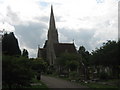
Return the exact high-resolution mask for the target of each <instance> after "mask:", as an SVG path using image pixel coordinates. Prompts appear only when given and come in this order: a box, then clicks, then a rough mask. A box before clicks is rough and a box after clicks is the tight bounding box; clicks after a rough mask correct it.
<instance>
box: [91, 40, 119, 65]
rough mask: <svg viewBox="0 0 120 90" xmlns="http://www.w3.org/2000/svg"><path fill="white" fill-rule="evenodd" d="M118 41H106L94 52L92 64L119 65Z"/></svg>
mask: <svg viewBox="0 0 120 90" xmlns="http://www.w3.org/2000/svg"><path fill="white" fill-rule="evenodd" d="M118 47H119V46H118V43H117V42H115V41H108V42H107V43H104V44H103V46H101V47H100V48H99V49H96V50H95V51H93V52H92V55H91V57H90V58H91V64H94V65H103V66H110V65H119V63H118Z"/></svg>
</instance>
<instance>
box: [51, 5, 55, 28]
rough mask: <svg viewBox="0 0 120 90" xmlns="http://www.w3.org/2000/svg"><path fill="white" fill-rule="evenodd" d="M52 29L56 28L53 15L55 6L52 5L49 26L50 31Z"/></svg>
mask: <svg viewBox="0 0 120 90" xmlns="http://www.w3.org/2000/svg"><path fill="white" fill-rule="evenodd" d="M50 28H56V26H55V18H54V13H53V6H52V5H51V14H50V25H49V29H50Z"/></svg>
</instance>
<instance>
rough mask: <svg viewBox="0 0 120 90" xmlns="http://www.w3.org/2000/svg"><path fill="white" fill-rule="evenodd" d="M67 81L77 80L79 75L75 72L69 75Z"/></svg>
mask: <svg viewBox="0 0 120 90" xmlns="http://www.w3.org/2000/svg"><path fill="white" fill-rule="evenodd" d="M69 79H71V80H78V79H79V74H78V73H77V72H75V71H73V72H70V73H69Z"/></svg>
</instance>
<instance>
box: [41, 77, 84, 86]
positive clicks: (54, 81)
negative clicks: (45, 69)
mask: <svg viewBox="0 0 120 90" xmlns="http://www.w3.org/2000/svg"><path fill="white" fill-rule="evenodd" d="M41 81H42V82H43V83H45V84H46V85H47V86H48V88H86V87H84V86H82V85H80V84H78V83H74V82H70V81H66V80H62V79H59V78H54V77H49V76H43V75H42V76H41Z"/></svg>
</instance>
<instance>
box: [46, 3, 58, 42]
mask: <svg viewBox="0 0 120 90" xmlns="http://www.w3.org/2000/svg"><path fill="white" fill-rule="evenodd" d="M48 41H50V42H53V43H58V32H57V29H56V25H55V18H54V13H53V6H52V5H51V13H50V22H49V30H48Z"/></svg>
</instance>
